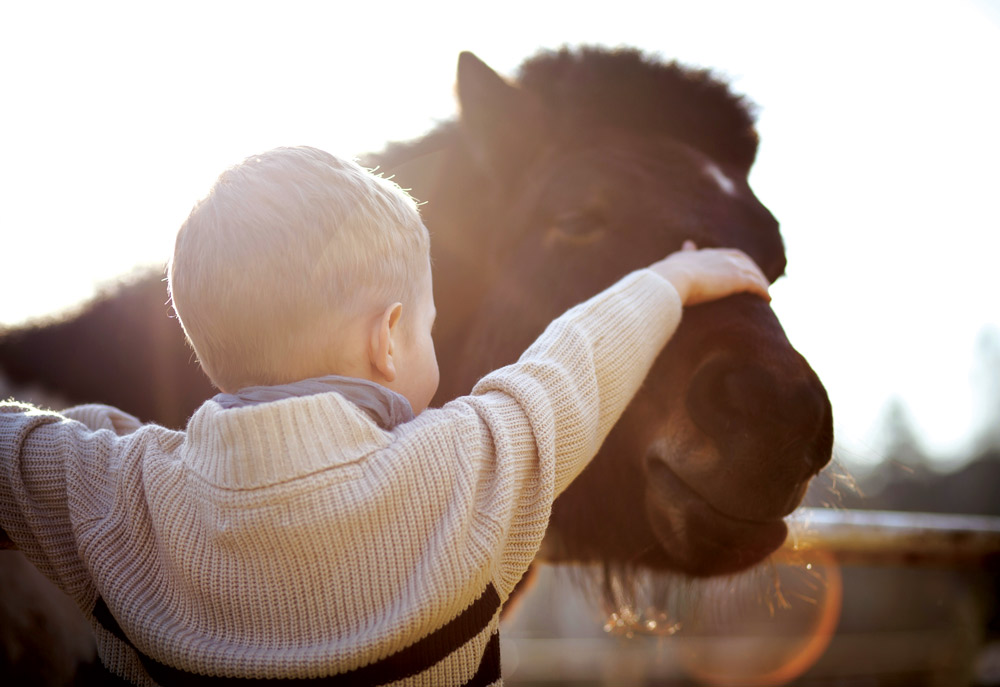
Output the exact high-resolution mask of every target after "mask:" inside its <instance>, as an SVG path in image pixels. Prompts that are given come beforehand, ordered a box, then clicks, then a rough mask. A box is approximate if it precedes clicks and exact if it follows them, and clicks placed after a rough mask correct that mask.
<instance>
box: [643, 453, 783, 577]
mask: <svg viewBox="0 0 1000 687" xmlns="http://www.w3.org/2000/svg"><path fill="white" fill-rule="evenodd" d="M649 467H650V475H649V480H648V482H647V489H646V515H647V517H648V519H649V523H650V525H651V527H652V529H653V533H654V534H655V535H656V538H657V539H658V540H659V543H660V545H661V546H662V547H663V552H664V553H665V555H666V557H667V559H668V560H669V563H670V567H674V568H677V569H678V570H680V571H681V572H684V573H686V574H688V575H691V576H694V577H708V576H711V575H725V574H728V573H734V572H739V571H741V570H745V569H747V568H749V567H751V566H753V565H755V564H757V563H759V562H761V561H762V560H764V559H765V558H767V557H768V556H769V555H770V554H771V553H773V552H774V551H775V550H777V549H778V548H779V547H780V546H781V545H782V544H783V543H784V541H785V537H786V536H787V535H788V526H787V525H785V522H784V520H782V519H781V518H774V519H770V520H744V519H740V518H736V517H733V516H731V515H726V514H725V513H723V512H722V511H720V510H719V509H718V508H716V507H715V506H713V505H712V504H711V503H709V502H708V501H706V500H705V499H704V498H702V497H701V496H699V495H698V494H697V493H695V491H694V490H693V489H691V488H690V487H689V486H688V485H687V484H685V483H684V481H683V480H682V479H680V478H679V477H678V476H677V475H676V474H675V473H674V471H673V470H671V469H670V468H669V467H668V466H667V465H666V464H665V463H664V462H663V461H660V460H652V461H650V465H649Z"/></svg>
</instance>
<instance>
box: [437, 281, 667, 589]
mask: <svg viewBox="0 0 1000 687" xmlns="http://www.w3.org/2000/svg"><path fill="white" fill-rule="evenodd" d="M681 310H682V304H681V301H680V298H679V296H678V294H677V292H676V290H675V289H674V288H673V286H672V285H671V284H670V283H669V282H667V281H666V280H665V279H663V278H661V277H659V276H658V275H656V274H655V273H653V272H651V271H649V270H640V271H638V272H635V273H632V274H631V275H629V276H627V277H625V278H624V279H622V280H621V281H619V282H618V283H617V284H615V285H613V286H612V287H610V288H609V289H607V290H606V291H603V292H602V293H600V294H598V295H597V296H595V297H594V298H592V299H590V300H588V301H586V302H584V303H582V304H580V305H578V306H576V307H575V308H573V309H571V310H569V311H568V312H567V313H566V314H564V315H563V316H561V317H559V318H558V319H556V320H555V321H553V322H552V324H551V325H549V327H548V328H547V329H546V330H545V332H544V333H543V334H542V336H541V337H539V338H538V340H537V341H535V343H534V344H532V346H531V347H530V348H528V350H527V351H525V353H524V354H523V355H522V356H521V358H520V359H519V360H518V362H517V363H515V364H513V365H510V366H508V367H505V368H502V369H500V370H497V371H495V372H493V373H491V374H489V375H487V376H486V377H484V378H483V379H482V380H480V381H479V383H478V384H477V385H476V386H475V388H474V389H473V391H472V395H471V396H469V397H466V398H463V399H458V400H457V401H456V402H455V405H456V406H467V407H471V408H472V409H474V411H475V425H474V426H473V427H471V428H470V427H469V423H468V422H467V423H466V431H465V436H467V437H470V438H471V439H472V440H471V441H466V442H464V443H463V444H462V446H464V447H465V450H468V451H469V455H467V456H465V460H466V462H467V464H471V465H473V466H474V468H475V469H476V470H477V471H478V473H479V477H478V479H477V483H478V486H477V493H476V495H475V497H474V498H475V499H476V505H475V511H476V517H477V518H478V520H479V525H480V526H479V527H476V528H474V531H475V532H477V533H478V536H479V539H480V540H479V541H477V542H475V546H476V549H477V550H479V551H492V552H493V553H494V555H495V554H496V553H497V552H499V553H500V557H499V560H496V559H494V561H493V565H494V567H495V570H494V575H495V576H496V578H497V579H498V581H499V582H500V586H501V587H502V595H503V597H504V598H506V596H507V594H508V593H509V592H510V590H511V589H512V588H513V586H514V584H516V583H517V581H518V580H519V579H520V578H521V575H523V573H524V571H525V570H526V569H527V567H528V565H529V564H530V562H531V560H532V558H533V557H534V555H535V553H536V552H537V550H538V547H539V545H540V544H541V540H542V537H543V536H544V534H545V529H546V527H547V525H548V519H549V515H550V513H551V506H552V502H553V501H554V500H555V498H556V496H558V495H559V494H560V493H561V492H562V491H563V490H564V489H565V488H566V487H567V486H568V485H569V483H570V482H571V481H572V480H573V478H574V477H576V476H577V475H578V474H579V473H580V471H581V470H583V468H584V467H585V466H586V465H587V463H588V462H589V461H590V459H591V458H593V456H594V455H595V454H596V453H597V451H598V449H599V448H600V447H601V444H602V443H603V442H604V439H605V437H607V435H608V433H609V432H610V431H611V428H612V427H613V426H614V424H615V422H616V421H617V420H618V418H619V417H620V416H621V414H622V412H623V411H624V409H625V407H626V406H627V405H628V403H629V402H630V401H631V399H632V397H633V396H634V395H635V393H636V391H637V390H638V389H639V386H640V385H641V384H642V380H643V379H644V378H645V376H646V374H647V373H648V372H649V369H650V368H651V367H652V364H653V362H654V361H655V359H656V357H657V355H658V354H659V352H660V351H661V350H662V348H663V346H664V345H665V344H666V342H667V340H668V339H669V338H670V336H671V335H672V334H673V332H674V330H675V329H676V327H677V325H678V324H679V322H680V317H681ZM448 407H449V406H445V408H448ZM484 537H485V538H487V539H488V540H489V541H482V539H483V538H484Z"/></svg>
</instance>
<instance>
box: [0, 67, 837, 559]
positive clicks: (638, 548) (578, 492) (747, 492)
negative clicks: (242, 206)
mask: <svg viewBox="0 0 1000 687" xmlns="http://www.w3.org/2000/svg"><path fill="white" fill-rule="evenodd" d="M458 96H459V101H460V104H461V115H460V117H459V119H458V120H457V121H455V122H451V123H447V124H445V125H443V126H441V127H439V128H438V129H437V130H436V131H434V132H432V133H430V134H428V135H427V136H425V137H423V138H422V139H420V140H418V141H416V142H413V143H409V144H398V145H395V146H390V147H389V149H388V150H387V151H386V152H384V153H382V154H380V155H376V156H373V157H372V158H371V159H370V160H368V161H367V162H368V163H369V164H370V165H372V166H374V165H378V166H379V168H380V169H381V171H382V172H383V173H385V174H386V175H392V176H393V177H394V178H395V179H396V181H398V182H399V183H400V184H401V185H402V186H403V187H404V188H409V189H412V192H413V194H414V195H415V196H416V197H417V198H419V199H420V200H423V201H426V204H425V205H424V206H423V208H422V212H423V214H424V218H425V220H426V223H427V226H428V228H429V229H430V231H431V235H432V253H433V259H434V271H435V297H436V300H437V306H438V311H439V318H438V331H437V334H436V339H437V347H438V354H439V360H440V363H441V373H442V384H441V388H440V391H439V393H438V396H437V399H436V402H437V403H441V402H444V401H446V400H448V399H449V398H452V397H454V396H456V395H459V394H461V393H464V392H467V391H468V390H469V389H470V388H471V387H472V385H473V383H474V382H475V380H476V379H477V378H478V377H479V376H480V375H482V374H483V373H484V372H486V371H488V370H490V369H492V368H495V367H498V366H500V365H503V364H506V363H509V362H512V361H513V360H515V359H516V357H517V356H518V354H519V353H520V352H521V351H522V350H524V349H525V348H526V347H527V345H528V344H529V343H530V342H531V341H532V339H533V338H534V337H536V336H537V335H538V334H539V333H540V332H541V331H542V329H543V328H544V327H545V325H546V324H547V323H548V322H549V321H551V320H552V319H553V318H554V317H556V316H557V315H559V314H560V313H561V312H562V311H564V310H565V309H566V308H568V307H570V306H571V305H573V304H575V303H577V302H579V301H581V300H584V299H586V298H587V297H589V296H591V295H592V294H594V293H596V292H597V291H599V290H600V289H602V288H604V287H606V286H608V285H610V284H611V283H613V282H614V281H616V280H617V279H618V278H620V277H621V276H623V275H625V274H627V273H628V272H630V271H631V270H634V269H637V268H640V267H643V266H646V265H648V264H649V263H651V262H653V261H654V260H656V259H659V258H661V257H663V256H665V255H666V254H667V253H669V252H671V251H674V250H676V249H678V248H679V247H680V246H681V244H682V242H683V241H684V240H686V239H693V240H694V241H695V242H697V243H698V244H699V245H700V246H734V247H738V248H741V249H743V250H744V251H746V252H747V253H748V254H750V255H751V256H752V257H753V258H754V259H755V260H756V261H757V262H758V264H760V266H761V267H762V269H763V270H764V272H765V273H766V274H767V276H768V277H769V278H770V279H771V280H772V281H773V280H775V279H777V278H778V277H779V276H781V275H782V273H783V272H784V268H785V254H784V249H783V246H782V242H781V237H780V235H779V231H778V223H777V221H775V219H774V217H772V215H771V214H770V212H768V210H767V209H766V208H765V207H764V206H763V205H762V204H761V203H760V202H759V201H758V200H757V198H756V196H754V194H753V192H752V191H751V189H750V187H749V186H748V185H747V174H748V172H749V170H750V167H751V165H752V163H753V161H754V158H755V155H756V150H757V136H756V133H755V130H754V127H753V119H752V116H751V114H750V112H749V110H748V107H747V106H746V104H745V103H744V102H743V101H742V100H741V99H739V98H737V97H735V96H733V95H732V94H731V93H730V92H729V90H728V89H727V87H726V86H725V85H723V84H721V83H719V82H717V81H715V80H713V79H712V78H711V77H710V75H709V74H708V73H706V72H702V71H691V70H686V69H683V68H681V67H679V66H676V65H664V64H660V63H657V62H654V61H651V60H648V59H646V58H644V57H643V56H642V55H640V54H638V53H636V52H634V51H628V50H619V51H611V52H608V51H603V50H596V49H583V50H580V51H570V50H562V51H559V52H554V53H544V54H541V55H539V56H537V57H535V58H534V59H532V60H530V61H528V62H527V63H525V64H524V65H523V66H522V68H521V71H520V75H519V77H518V78H517V80H516V81H515V82H513V83H508V82H507V81H505V80H503V79H502V78H501V77H499V76H498V75H497V74H496V73H494V72H493V71H492V70H491V69H490V68H489V67H487V66H486V65H485V64H483V63H482V62H480V61H479V60H478V59H477V58H476V57H474V56H473V55H471V54H468V53H466V54H463V55H462V56H461V58H460V60H459V70H458ZM165 303H166V292H165V289H164V286H163V284H162V283H161V281H160V276H159V275H155V276H152V277H149V278H147V279H145V280H137V281H134V282H133V283H131V284H128V285H126V286H124V287H123V288H122V289H120V290H118V291H117V292H116V293H113V294H111V295H109V296H108V297H106V298H104V299H102V300H101V301H99V302H97V303H96V304H94V305H93V306H92V307H90V308H89V309H87V310H84V311H81V312H80V314H78V315H77V316H76V317H74V318H73V319H70V320H66V321H62V322H56V323H51V324H47V325H45V326H41V327H35V328H31V329H25V330H22V331H15V332H9V333H7V334H6V335H5V336H4V337H3V338H2V339H0V365H2V366H3V368H4V370H5V371H6V373H7V375H8V376H9V377H10V378H11V379H12V380H13V381H14V382H20V383H24V382H31V383H33V384H36V385H39V384H41V385H44V386H46V387H48V388H49V389H50V390H53V391H57V392H60V393H62V394H63V395H64V396H65V397H66V398H67V400H68V401H70V402H74V403H76V402H91V401H99V402H104V403H110V404H113V405H117V406H120V407H122V408H124V409H125V410H127V411H130V412H132V413H134V414H136V415H138V416H139V417H140V418H142V419H144V420H155V421H159V422H161V423H164V424H167V425H170V426H182V425H183V424H184V421H185V419H186V418H187V416H188V415H189V414H190V413H191V412H192V411H193V410H194V408H195V407H196V406H197V405H198V403H199V402H201V401H202V400H203V399H204V398H206V397H208V396H210V395H211V394H212V393H213V392H212V390H211V388H210V386H209V384H208V383H207V380H206V379H205V378H204V377H203V376H202V375H201V373H200V372H199V371H198V369H197V367H196V365H195V363H194V361H193V358H192V354H191V352H190V349H188V348H187V347H186V346H185V345H184V343H183V341H182V338H181V332H180V328H179V327H178V326H176V323H175V322H173V321H171V320H169V319H168V317H167V314H168V313H167V306H166V305H165ZM832 441H833V437H832V419H831V410H830V404H829V401H828V400H827V396H826V393H825V391H824V389H823V386H822V385H821V383H820V382H819V380H818V379H817V377H816V375H815V374H814V373H813V371H812V370H811V369H810V367H809V365H808V364H807V363H806V361H805V360H804V359H803V358H802V357H801V356H800V355H799V354H798V353H797V352H796V351H795V350H794V349H793V348H792V347H791V345H790V344H789V342H788V340H787V339H786V337H785V335H784V333H783V331H782V329H781V326H780V325H779V323H778V320H777V319H776V318H775V316H774V314H773V312H772V311H771V309H770V308H769V307H768V306H767V305H766V304H765V303H764V302H763V301H762V300H760V299H757V298H753V297H750V296H733V297H730V298H727V299H724V300H722V301H718V302H715V303H711V304H707V305H702V306H698V307H695V308H690V309H688V310H687V311H686V312H685V315H684V319H683V322H682V324H681V326H680V328H679V330H678V331H677V333H676V335H675V336H674V338H673V339H672V341H671V342H670V344H669V345H668V347H667V349H666V351H665V352H664V354H663V355H662V356H661V357H660V358H659V360H658V361H657V362H656V364H655V366H654V368H653V370H652V372H651V373H650V375H649V377H648V378H647V380H646V383H645V385H644V386H643V388H642V390H641V391H640V392H639V394H638V395H637V396H636V398H635V400H634V401H633V403H632V404H631V405H630V407H629V408H628V410H627V411H626V413H625V415H624V416H623V417H622V419H621V421H620V422H619V423H618V424H617V425H616V426H615V428H614V429H613V431H612V433H611V435H610V436H609V438H608V440H607V441H606V442H605V444H604V446H603V447H602V449H601V451H600V453H599V454H598V455H597V457H596V458H595V459H594V461H593V463H592V464H591V465H590V466H589V467H588V468H587V469H586V470H585V471H584V472H583V473H582V474H581V476H580V477H579V478H578V479H577V480H576V481H575V482H574V483H573V484H572V486H571V487H570V488H569V489H568V490H567V491H566V492H565V493H564V494H563V495H562V496H560V497H559V499H558V500H557V502H556V504H555V507H554V510H553V514H552V519H551V524H550V527H549V531H548V534H547V536H546V539H545V542H544V544H543V548H542V552H541V556H542V557H543V558H545V559H547V560H550V561H594V562H602V563H603V564H604V565H605V568H606V570H607V571H608V573H609V575H610V576H612V577H613V576H615V575H622V574H626V573H628V572H629V571H632V570H635V569H655V570H674V571H681V572H684V573H687V574H690V575H695V576H705V575H714V574H722V573H728V572H732V571H736V570H740V569H744V568H746V567H749V566H751V565H753V564H754V563H757V562H759V561H760V560H762V559H763V558H765V557H766V556H767V555H768V554H769V553H770V552H772V551H773V550H774V549H775V548H777V547H778V546H779V545H780V544H781V543H782V541H783V539H784V537H785V534H786V529H785V525H784V523H783V521H782V518H783V516H785V515H787V514H788V513H790V512H791V511H792V510H793V509H794V508H795V507H796V506H797V504H798V503H799V501H800V499H801V498H802V495H803V494H804V492H805V489H806V486H807V485H808V483H809V480H810V479H811V478H812V477H813V476H814V475H815V474H816V473H817V472H818V471H819V470H820V469H821V468H822V467H823V466H824V465H825V464H826V463H827V461H828V460H829V458H830V454H831V449H832Z"/></svg>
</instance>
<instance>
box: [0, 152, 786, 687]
mask: <svg viewBox="0 0 1000 687" xmlns="http://www.w3.org/2000/svg"><path fill="white" fill-rule="evenodd" d="M686 249H687V250H684V251H681V252H679V253H675V254H674V255H672V256H669V257H668V258H666V259H664V260H662V261H660V262H658V263H656V264H654V265H653V266H651V267H650V268H649V269H647V270H640V271H638V272H635V273H633V274H631V275H629V276H627V277H625V278H624V279H622V280H621V281H620V282H618V283H617V284H615V285H614V286H612V287H610V288H609V289H608V290H606V291H604V292H603V293H601V294H599V295H597V296H595V297H594V298H592V299H591V300H589V301H587V302H585V303H583V304H581V305H579V306H577V307H575V308H573V309H571V310H570V311H569V312H567V313H566V314H565V315H563V316H562V317H560V318H558V319H557V320H555V321H554V322H553V323H552V324H551V325H550V326H549V327H548V329H547V330H546V331H545V333H544V334H543V335H542V336H541V337H540V338H539V339H538V341H536V342H535V343H534V344H533V345H532V346H531V347H530V348H529V349H528V351H526V352H525V354H524V355H523V356H522V357H521V359H520V360H519V361H518V362H517V363H516V364H514V365H511V366H509V367H507V368H503V369H500V370H497V371H495V372H493V373H492V374H490V375H487V376H486V377H484V378H483V379H482V380H480V382H479V383H478V384H477V385H476V387H475V389H474V390H473V392H472V394H471V395H470V396H468V397H465V398H461V399H457V400H455V401H453V402H451V403H448V404H447V405H446V406H444V407H443V408H440V409H431V410H426V411H425V409H426V408H427V405H428V404H429V402H430V399H431V397H432V396H433V395H434V392H435V390H436V388H437V384H438V366H437V360H436V357H435V353H434V344H433V340H432V338H431V328H432V325H433V322H434V316H435V310H434V301H433V295H432V282H431V270H430V261H429V239H428V234H427V230H426V229H425V228H424V226H423V224H422V222H421V221H420V217H419V214H418V213H417V210H416V206H415V203H414V201H413V200H412V199H411V198H410V197H409V196H408V195H406V194H405V192H403V191H402V190H400V189H399V188H398V187H396V186H395V185H394V184H392V183H391V182H389V181H387V180H385V179H381V178H379V177H375V176H373V175H371V174H370V173H368V172H366V171H364V170H362V169H361V168H360V167H358V166H357V165H355V164H353V163H349V162H344V161H341V160H338V159H337V158H335V157H333V156H331V155H328V154H326V153H323V152H321V151H318V150H315V149H311V148H291V149H278V150H275V151H271V152H269V153H265V154H263V155H260V156H256V157H252V158H249V159H247V160H246V161H244V162H243V163H242V164H240V165H238V166H236V167H235V168H233V169H230V170H228V171H227V172H225V173H224V174H223V175H222V176H221V177H220V178H219V180H218V181H217V182H216V184H215V186H214V187H213V189H212V191H211V192H210V194H209V195H208V196H207V197H206V198H205V199H204V200H202V201H201V202H200V203H199V204H198V205H196V206H195V208H194V210H192V212H191V215H190V217H189V218H188V219H187V221H186V222H185V224H184V225H183V226H182V227H181V229H180V231H179V232H178V236H177V241H176V245H175V250H174V256H173V259H172V262H171V265H170V271H169V282H170V289H171V294H172V298H173V302H174V308H175V310H176V312H177V315H178V318H179V319H180V321H181V323H182V325H183V327H184V330H185V333H186V334H187V336H188V339H189V341H190V342H191V344H192V345H193V347H194V349H195V351H196V353H197V355H198V359H199V361H200V362H201V364H202V366H203V367H204V369H205V371H206V372H207V373H208V375H209V377H210V378H211V379H212V381H213V382H214V383H215V384H216V385H217V386H218V387H219V388H220V390H221V391H222V393H221V394H219V395H218V396H216V397H215V398H213V399H212V400H209V401H207V402H206V403H205V404H204V405H203V406H202V407H201V408H199V409H198V411H196V412H195V414H194V415H193V416H192V417H191V419H190V422H189V424H188V426H187V429H186V431H185V432H174V431H170V430H167V429H164V428H162V427H158V426H155V425H146V426H140V425H139V423H138V421H137V420H136V419H135V418H132V417H130V416H127V415H125V414H124V413H121V412H120V411H117V410H115V409H113V408H108V407H105V406H81V407H79V408H75V409H70V410H68V411H65V412H64V413H63V414H62V415H59V414H55V413H50V412H43V411H39V410H36V409H33V408H31V407H28V406H23V405H18V404H13V403H12V404H5V405H0V526H2V527H3V528H4V530H6V532H7V533H9V535H10V537H11V539H13V540H14V542H15V543H16V544H17V545H18V547H19V548H20V549H21V550H22V551H24V552H25V554H26V555H27V556H28V557H29V558H30V559H31V560H32V562H33V563H34V564H35V565H36V566H38V567H39V568H40V569H41V570H42V571H43V572H44V573H45V574H46V575H48V576H49V577H50V578H52V579H53V580H54V581H56V583H57V584H59V585H60V586H61V587H62V588H63V589H64V590H65V591H66V592H67V593H68V594H69V595H70V596H71V597H72V598H73V599H74V600H75V601H76V603H77V604H78V605H79V606H80V608H81V609H82V610H83V611H84V613H85V614H86V615H87V617H88V618H89V619H90V620H91V622H92V625H93V627H94V630H95V633H96V637H97V641H98V647H99V653H100V656H101V660H102V662H103V663H104V665H105V666H106V667H107V668H108V669H109V670H110V671H111V672H112V673H114V674H115V675H117V676H120V677H121V678H124V679H126V680H128V681H130V682H132V683H135V684H141V685H148V684H164V685H166V684H183V685H187V684H201V683H205V684H213V685H214V684H220V683H225V684H229V682H233V683H234V684H244V683H246V682H252V681H254V680H262V679H274V678H298V679H313V680H317V681H319V682H322V683H323V684H327V683H329V684H351V685H354V684H372V685H381V684H401V685H402V684H405V685H410V684H413V685H417V684H421V685H463V684H466V685H472V684H477V685H487V684H494V683H499V682H500V661H499V643H498V635H497V627H498V622H499V610H500V607H501V605H502V603H503V602H504V601H505V600H506V599H507V597H508V595H509V594H510V592H511V590H512V589H513V587H514V585H515V584H516V583H517V581H518V580H519V579H520V577H521V575H522V574H523V573H524V571H525V570H526V569H527V567H528V565H529V563H530V562H531V560H532V558H533V556H534V554H535V552H536V550H537V549H538V546H539V544H540V542H541V539H542V536H543V534H544V532H545V528H546V525H547V522H548V516H549V512H550V507H551V504H552V501H553V500H554V499H555V497H556V496H557V495H558V494H559V493H560V492H561V491H562V490H563V489H564V488H565V487H566V486H567V485H568V483H569V482H570V481H571V480H572V479H573V478H574V477H575V476H576V475H577V474H578V473H579V472H580V470H582V469H583V467H584V466H585V465H586V463H587V462H588V461H589V460H590V458H592V457H593V455H594V454H595V453H596V451H597V449H598V448H599V447H600V445H601V443H602V441H603V440H604V437H605V435H606V434H607V432H608V431H609V430H610V428H611V427H612V425H613V424H614V423H615V421H616V420H617V418H618V416H619V415H620V414H621V412H622V411H623V409H624V408H625V406H626V404H627V403H628V402H629V400H630V399H631V397H632V395H633V394H634V393H635V391H636V390H637V389H638V387H639V385H640V383H641V382H642V380H643V378H644V377H645V375H646V373H647V371H648V370H649V367H650V366H651V364H652V362H653V360H654V359H655V357H656V356H657V354H658V353H659V351H660V349H661V348H662V347H663V345H664V344H665V343H666V341H667V339H668V338H669V336H670V335H671V333H672V332H673V330H674V329H675V328H676V326H677V324H678V321H679V319H680V314H681V307H682V304H685V303H687V304H691V303H696V302H701V301H705V300H711V299H714V298H719V297H722V296H725V295H728V294H730V293H733V292H736V291H751V292H754V293H757V294H759V295H760V296H762V297H765V298H766V297H767V281H766V279H765V278H764V277H763V276H762V275H761V273H760V271H759V270H758V269H757V268H756V266H755V265H754V264H753V263H752V262H751V261H750V259H749V258H747V257H746V256H745V255H743V254H742V253H738V252H736V251H722V250H703V251H698V250H694V247H693V246H690V245H689V246H686Z"/></svg>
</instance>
